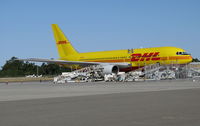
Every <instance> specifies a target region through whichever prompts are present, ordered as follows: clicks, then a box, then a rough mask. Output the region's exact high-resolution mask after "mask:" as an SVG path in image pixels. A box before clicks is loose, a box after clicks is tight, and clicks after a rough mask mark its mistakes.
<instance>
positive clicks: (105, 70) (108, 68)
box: [102, 65, 119, 74]
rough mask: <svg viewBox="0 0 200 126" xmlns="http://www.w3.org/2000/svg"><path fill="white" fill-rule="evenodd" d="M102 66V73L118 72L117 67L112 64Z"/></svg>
mask: <svg viewBox="0 0 200 126" xmlns="http://www.w3.org/2000/svg"><path fill="white" fill-rule="evenodd" d="M102 67H103V74H112V73H115V74H117V73H118V72H119V67H118V66H114V65H105V66H102Z"/></svg>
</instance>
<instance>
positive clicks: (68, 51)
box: [52, 24, 78, 59]
mask: <svg viewBox="0 0 200 126" xmlns="http://www.w3.org/2000/svg"><path fill="white" fill-rule="evenodd" d="M52 29H53V32H54V38H55V40H56V45H57V49H58V53H59V56H60V58H61V59H62V58H64V57H66V56H69V55H74V54H78V52H77V51H76V50H75V49H74V48H73V46H72V45H71V43H70V42H69V40H68V39H67V37H65V35H64V33H63V32H62V31H61V29H60V28H59V27H58V25H57V24H52Z"/></svg>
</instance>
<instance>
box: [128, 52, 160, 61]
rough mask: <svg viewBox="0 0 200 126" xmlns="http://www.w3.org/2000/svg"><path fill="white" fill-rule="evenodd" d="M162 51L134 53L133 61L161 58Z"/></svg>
mask: <svg viewBox="0 0 200 126" xmlns="http://www.w3.org/2000/svg"><path fill="white" fill-rule="evenodd" d="M159 53H160V52H151V53H144V54H143V55H142V54H141V53H136V54H132V55H131V56H132V58H131V61H150V60H160V57H157V56H159Z"/></svg>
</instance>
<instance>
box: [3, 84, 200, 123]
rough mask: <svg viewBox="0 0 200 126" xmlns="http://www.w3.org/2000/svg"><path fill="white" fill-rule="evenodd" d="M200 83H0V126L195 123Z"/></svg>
mask: <svg viewBox="0 0 200 126" xmlns="http://www.w3.org/2000/svg"><path fill="white" fill-rule="evenodd" d="M199 96H200V82H199V81H195V82H193V81H192V80H167V81H146V82H108V83H106V82H95V83H66V84H53V83H52V82H42V83H39V82H26V83H8V84H6V83H0V126H27V125H28V126H36V125H37V126H55V125H58V126H94V125H95V126H133V125H134V126H160V125H162V126H188V125H191V126H199V125H200V100H199Z"/></svg>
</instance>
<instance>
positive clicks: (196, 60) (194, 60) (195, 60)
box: [192, 58, 200, 62]
mask: <svg viewBox="0 0 200 126" xmlns="http://www.w3.org/2000/svg"><path fill="white" fill-rule="evenodd" d="M192 62H200V60H199V59H197V58H193V59H192Z"/></svg>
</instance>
